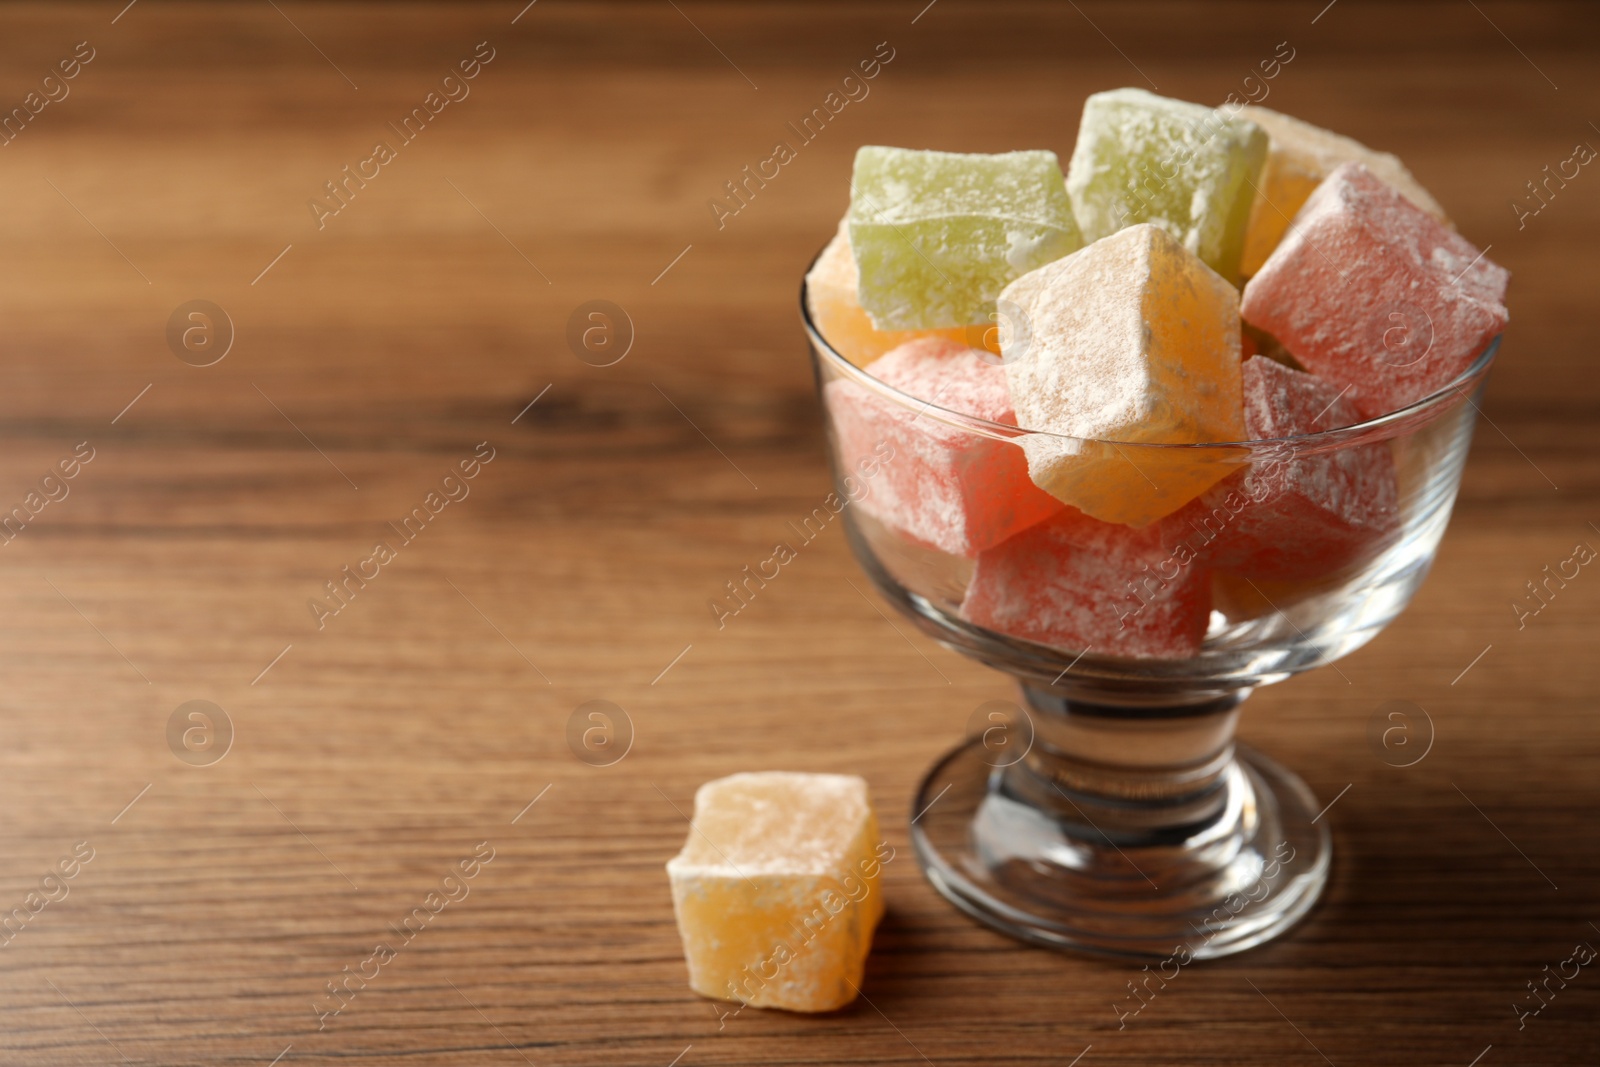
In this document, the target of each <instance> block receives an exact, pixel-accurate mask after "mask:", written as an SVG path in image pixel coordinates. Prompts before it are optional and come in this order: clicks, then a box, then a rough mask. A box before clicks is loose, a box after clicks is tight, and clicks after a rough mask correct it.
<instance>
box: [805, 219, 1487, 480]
mask: <svg viewBox="0 0 1600 1067" xmlns="http://www.w3.org/2000/svg"><path fill="white" fill-rule="evenodd" d="M821 258H822V252H820V251H819V252H818V253H817V255H816V256H815V257H813V258H812V261H811V265H810V266H808V267H807V268H806V275H805V276H803V277H802V278H801V280H800V321H801V322H802V324H804V326H805V330H806V335H807V337H809V338H810V339H811V344H812V349H813V350H814V351H816V352H818V353H821V354H822V355H823V357H824V358H825V359H826V360H828V361H829V363H830V365H831V366H832V367H833V369H834V370H835V371H837V372H839V373H841V374H843V375H844V376H845V377H846V378H849V379H850V380H852V381H854V382H855V383H856V384H858V385H861V386H864V387H866V388H868V389H871V390H872V391H874V392H876V393H879V394H881V395H884V396H885V397H886V398H887V399H888V400H890V401H892V402H894V403H896V404H897V405H899V406H901V407H907V408H915V409H918V411H917V417H919V418H920V417H921V416H923V415H931V416H932V417H933V418H934V419H936V420H938V421H940V422H943V423H946V424H947V425H950V426H954V427H956V428H958V429H962V430H966V431H968V432H971V433H977V434H981V435H983V436H985V437H994V438H999V439H1002V440H1008V441H1014V440H1017V439H1018V438H1022V437H1047V438H1051V439H1054V440H1057V441H1073V442H1080V443H1082V444H1098V445H1105V446H1108V447H1114V448H1119V449H1120V448H1137V449H1148V450H1158V449H1190V450H1193V449H1207V450H1211V449H1217V450H1227V451H1229V452H1237V451H1238V450H1240V449H1247V450H1250V451H1260V450H1262V449H1268V448H1282V447H1283V446H1285V445H1293V446H1295V448H1296V450H1297V451H1298V450H1300V449H1302V448H1306V449H1311V450H1314V451H1322V450H1323V449H1324V448H1338V447H1342V446H1344V445H1348V444H1351V443H1353V442H1358V441H1359V442H1363V443H1364V442H1366V441H1368V440H1370V439H1372V438H1373V437H1388V436H1392V434H1389V433H1382V432H1381V431H1385V430H1394V429H1396V428H1397V427H1398V428H1403V429H1406V430H1410V429H1414V428H1416V425H1415V424H1416V423H1417V422H1418V420H1425V421H1431V417H1437V415H1438V414H1439V412H1440V411H1441V410H1442V409H1443V408H1445V407H1446V405H1447V403H1448V401H1450V400H1451V399H1463V398H1464V399H1466V400H1467V401H1468V402H1469V403H1472V404H1473V406H1474V407H1476V406H1477V405H1476V402H1475V401H1473V400H1472V397H1471V395H1470V392H1469V391H1466V390H1465V387H1466V386H1468V385H1471V384H1475V383H1476V382H1477V380H1479V379H1481V378H1482V377H1484V376H1485V375H1486V374H1487V373H1488V370H1489V367H1490V365H1491V364H1493V363H1494V359H1495V356H1496V355H1497V354H1498V352H1499V350H1500V341H1501V338H1502V337H1503V336H1504V335H1503V334H1496V335H1495V336H1494V338H1493V339H1492V340H1490V342H1489V343H1488V344H1487V345H1486V346H1484V350H1483V351H1482V352H1480V353H1479V354H1478V356H1477V357H1476V358H1475V359H1474V360H1473V361H1472V363H1471V365H1470V366H1468V367H1467V369H1466V370H1464V371H1462V372H1461V373H1460V374H1459V375H1457V376H1456V377H1455V379H1454V380H1452V381H1451V382H1450V383H1449V384H1447V385H1445V386H1443V387H1442V388H1440V389H1438V390H1435V391H1434V392H1432V393H1430V394H1429V395H1427V396H1425V397H1423V398H1422V399H1421V400H1417V401H1414V402H1412V403H1410V404H1407V405H1406V406H1405V407H1403V408H1399V409H1398V410H1395V411H1391V412H1388V413H1386V414H1383V415H1379V416H1377V417H1376V418H1371V419H1365V420H1363V421H1361V422H1358V423H1353V424H1351V425H1349V426H1336V427H1334V428H1332V429H1328V430H1319V431H1317V432H1316V433H1312V434H1292V435H1290V436H1288V437H1268V438H1261V439H1258V440H1245V441H1182V442H1176V441H1115V440H1110V439H1101V438H1087V437H1073V436H1071V435H1069V434H1063V433H1055V432H1052V431H1050V430H1030V429H1028V428H1027V427H1023V426H1014V425H1010V424H1008V423H1003V422H992V421H990V420H989V419H982V418H979V417H977V416H976V415H968V414H966V413H964V412H960V411H955V410H953V409H951V408H943V407H940V406H938V405H937V404H934V403H931V402H929V401H927V400H924V399H923V398H921V397H917V396H912V395H911V394H910V393H906V392H902V391H901V390H899V389H896V388H895V387H894V386H892V385H890V384H888V383H887V382H885V381H883V380H882V379H880V378H878V377H876V376H875V375H873V374H872V373H870V372H869V371H867V370H866V369H865V368H864V367H858V366H856V365H855V364H854V363H851V362H850V361H849V360H848V359H845V358H844V357H843V356H842V355H840V354H839V353H838V351H837V350H835V349H834V347H833V345H832V344H830V343H829V342H828V340H827V338H825V337H823V336H822V331H821V330H820V329H818V327H817V324H816V322H815V321H814V320H813V318H812V315H811V306H810V301H809V300H808V299H807V293H808V291H809V287H810V277H809V276H810V274H811V269H812V267H814V266H816V262H817V260H818V259H821ZM1430 416H1431V417H1430Z"/></svg>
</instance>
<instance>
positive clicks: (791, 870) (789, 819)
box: [667, 771, 873, 878]
mask: <svg viewBox="0 0 1600 1067" xmlns="http://www.w3.org/2000/svg"><path fill="white" fill-rule="evenodd" d="M872 817H873V816H872V806H871V804H870V803H869V801H868V799H867V783H866V779H864V778H861V777H859V776H858V775H853V774H803V773H798V772H793V771H760V772H743V773H739V774H731V775H729V776H727V777H726V778H718V779H716V780H715V781H710V782H707V783H705V784H704V785H702V786H701V787H700V788H699V789H698V790H697V791H696V792H695V796H694V830H693V831H691V832H690V833H689V836H688V837H687V838H686V839H685V840H684V843H683V850H682V851H680V852H679V853H678V855H677V856H676V857H675V858H674V859H673V860H672V861H671V862H670V863H668V865H667V870H668V871H669V872H671V873H674V874H678V875H683V874H686V873H688V872H690V871H693V872H694V873H696V874H699V875H702V876H705V875H721V876H724V877H735V878H737V877H745V876H748V877H752V878H753V877H756V876H757V875H768V874H779V875H781V874H805V875H825V874H838V873H840V872H842V871H844V870H845V869H846V867H847V863H848V861H849V860H850V859H851V857H852V854H853V852H854V850H855V849H856V847H857V846H858V845H859V843H860V839H861V837H862V836H863V832H864V830H865V828H866V826H867V823H868V821H869V820H870V819H872Z"/></svg>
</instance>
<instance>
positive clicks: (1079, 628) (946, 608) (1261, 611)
mask: <svg viewBox="0 0 1600 1067" xmlns="http://www.w3.org/2000/svg"><path fill="white" fill-rule="evenodd" d="M809 308H810V304H809V301H808V299H807V294H806V292H805V290H804V289H802V293H801V315H802V318H803V320H804V322H805V327H806V331H807V334H808V336H809V338H810V342H811V348H812V354H813V357H814V364H815V370H816V375H817V383H818V388H819V392H820V394H821V396H822V398H823V404H824V409H825V411H826V414H827V423H828V428H829V442H830V452H831V455H832V459H833V465H834V473H835V481H836V485H837V493H838V496H839V498H840V500H842V501H845V502H847V504H848V506H845V507H844V508H843V515H844V520H845V523H844V525H845V529H846V532H847V535H848V537H849V540H850V544H851V546H852V548H853V550H854V551H855V553H856V556H857V557H858V559H859V561H860V563H861V565H862V567H863V569H864V570H865V571H866V572H867V574H868V575H869V576H870V577H871V579H872V581H873V582H874V583H875V584H876V585H877V587H878V590H879V591H880V592H881V593H882V594H883V595H884V596H885V597H886V598H887V599H888V600H889V601H891V602H892V603H893V604H894V605H895V606H896V607H897V608H899V610H900V611H901V612H902V613H903V614H904V615H906V616H907V617H908V618H909V619H911V620H912V621H913V622H914V623H915V624H916V625H917V626H918V627H919V628H921V629H922V630H923V632H925V633H926V634H928V635H929V636H931V637H932V638H934V639H935V640H936V641H938V642H939V643H941V644H942V645H944V646H945V647H947V648H950V649H952V650H954V651H956V652H959V653H961V654H963V655H966V656H970V657H972V658H974V659H976V660H978V661H980V662H982V663H984V664H987V665H988V666H990V667H993V668H995V669H997V670H999V671H1002V672H1004V673H1006V674H1008V675H1010V676H1012V678H1013V679H1014V680H1015V682H1016V685H1017V689H1018V694H1019V697H1018V702H1017V703H1016V704H1010V703H1008V702H1004V701H995V702H992V703H991V704H986V705H984V706H983V707H982V708H980V709H978V710H977V711H976V712H975V713H974V716H973V722H974V727H973V730H972V731H971V736H969V737H968V738H967V739H966V740H965V741H964V742H963V743H962V744H960V745H959V746H958V747H957V748H955V749H954V750H953V751H952V752H950V753H949V754H948V755H947V756H945V757H944V758H943V759H941V760H940V761H939V762H938V763H937V764H935V765H934V767H933V768H932V769H931V770H930V771H929V772H928V774H927V775H926V777H925V778H924V779H923V781H922V783H921V786H920V787H919V789H918V791H917V794H916V796H915V798H914V800H913V804H912V809H911V810H912V814H913V821H912V826H911V832H912V841H913V844H914V847H915V850H916V854H917V857H918V861H919V863H920V864H921V866H922V869H923V871H924V873H925V874H926V875H927V877H928V879H929V881H930V882H931V883H932V884H933V885H934V887H935V888H936V889H937V890H938V891H939V892H940V893H941V894H943V895H944V896H945V897H946V898H948V899H949V900H950V901H952V902H953V903H954V904H956V905H957V906H958V907H960V908H961V909H962V910H963V911H966V912H967V913H968V914H970V915H972V916H974V917H975V918H977V919H979V920H980V921H982V922H984V923H986V924H988V925H990V926H992V927H995V928H997V929H999V930H1001V931H1004V932H1006V933H1008V934H1011V935H1013V936H1016V937H1019V938H1022V939H1025V940H1028V941H1032V942H1036V943H1039V944H1043V945H1047V946H1050V947H1054V948H1070V949H1080V950H1087V951H1093V952H1100V953H1108V954H1114V955H1121V956H1131V957H1139V958H1153V959H1154V958H1162V959H1164V958H1169V957H1172V956H1174V955H1175V954H1184V955H1185V956H1186V957H1187V958H1206V957H1217V956H1224V955H1229V954H1231V953H1235V952H1240V951H1243V950H1245V949H1247V948H1250V947H1253V946H1255V945H1258V944H1261V943H1263V942H1265V941H1267V940H1270V939H1272V938H1274V937H1276V936H1278V935H1280V934H1282V933H1283V932H1284V931H1286V930H1287V929H1288V928H1289V927H1290V926H1292V925H1293V924H1294V923H1295V922H1296V921H1298V920H1299V919H1300V918H1302V917H1303V916H1304V915H1305V914H1306V913H1307V912H1308V911H1309V910H1310V909H1311V908H1312V906H1313V905H1314V904H1315V903H1316V901H1317V899H1318V898H1319V897H1320V895H1321V893H1322V891H1323V888H1324V887H1325V885H1326V883H1327V879H1328V873H1329V865H1330V859H1331V845H1330V838H1329V833H1328V824H1327V822H1326V821H1322V820H1320V818H1319V814H1320V810H1321V805H1320V804H1318V802H1317V801H1316V799H1315V798H1314V797H1313V795H1312V793H1311V791H1310V790H1309V789H1308V788H1307V787H1306V785H1305V784H1304V783H1303V782H1302V781H1301V780H1300V779H1299V778H1298V777H1296V776H1295V775H1294V774H1293V773H1292V772H1290V771H1289V770H1287V769H1285V768H1283V767H1281V766H1280V765H1278V764H1277V763H1275V762H1273V761H1272V760H1270V759H1268V758H1267V757H1266V756H1264V755H1262V754H1260V753H1258V752H1255V751H1252V750H1250V749H1248V748H1245V747H1244V746H1241V745H1238V744H1236V743H1235V741H1234V730H1235V726H1236V725H1237V722H1238V716H1239V710H1240V705H1241V703H1242V702H1243V701H1244V699H1245V698H1246V697H1247V696H1249V694H1250V693H1251V692H1252V691H1253V690H1254V689H1255V688H1256V687H1257V686H1261V685H1266V684H1270V683H1273V682H1278V681H1282V680H1284V679H1286V678H1289V677H1291V676H1292V675H1294V674H1296V673H1298V672H1300V671H1305V670H1310V669H1311V668H1314V667H1319V666H1322V665H1325V664H1330V663H1333V662H1334V661H1335V660H1337V659H1339V658H1341V657H1343V656H1345V655H1347V654H1349V653H1350V652H1352V651H1354V650H1355V649H1357V648H1359V647H1360V646H1362V645H1363V644H1365V643H1366V642H1367V641H1369V640H1371V639H1372V638H1373V637H1374V636H1375V635H1376V634H1377V633H1378V631H1379V630H1381V629H1382V628H1383V627H1384V626H1385V625H1387V624H1388V623H1389V622H1390V621H1391V620H1392V619H1394V618H1395V617H1396V616H1397V615H1398V614H1399V613H1400V612H1401V611H1402V610H1403V609H1404V608H1405V606H1406V604H1407V603H1408V602H1409V600H1410V598H1411V596H1412V595H1413V594H1414V593H1415V591H1416V590H1417V588H1418V587H1419V586H1420V584H1421V583H1422V581H1423V579H1424V577H1425V576H1426V574H1427V571H1428V568H1429V565H1430V564H1431V562H1432V559H1433V556H1434V552H1435V550H1436V548H1437V547H1438V544H1439V540H1440V538H1441V537H1442V535H1443V533H1444V530H1445V527H1446V525H1447V523H1448V521H1449V516H1450V510H1451V506H1452V504H1453V502H1454V499H1455V495H1456V491H1457V488H1458V486H1459V484H1460V480H1461V473H1462V468H1463V465H1464V463H1465V460H1466V455H1467V449H1468V445H1469V443H1470V440H1471V434H1472V428H1473V422H1474V416H1475V414H1476V399H1475V394H1477V393H1478V392H1479V391H1480V390H1481V388H1482V385H1483V382H1484V380H1485V378H1486V376H1487V374H1488V371H1489V368H1490V366H1491V364H1492V362H1493V359H1494V355H1495V351H1496V349H1497V347H1498V341H1496V342H1494V343H1492V344H1491V345H1490V346H1489V347H1488V349H1487V350H1485V351H1484V352H1483V354H1482V355H1480V356H1479V357H1478V358H1477V359H1476V360H1474V361H1473V362H1472V364H1471V366H1470V367H1468V369H1467V370H1466V371H1465V372H1463V373H1462V374H1461V375H1460V376H1459V377H1458V378H1457V379H1456V380H1455V381H1453V382H1451V383H1450V385H1449V386H1447V387H1446V388H1444V389H1442V390H1440V391H1438V392H1436V393H1434V394H1433V395H1431V396H1429V397H1427V398H1426V399H1424V400H1421V401H1419V402H1417V403H1414V404H1411V405H1410V406H1408V407H1405V408H1403V409H1401V410H1399V411H1395V412H1393V413H1391V414H1388V415H1384V416H1382V417H1379V418H1373V419H1368V420H1366V421H1359V422H1355V423H1354V424H1353V425H1345V426H1342V427H1339V428H1336V429H1329V430H1325V431H1321V432H1316V433H1308V434H1297V435H1290V436H1281V437H1276V438H1272V439H1263V440H1251V441H1238V442H1230V443H1219V444H1198V445H1196V444H1186V445H1176V444H1148V443H1128V442H1112V441H1083V440H1075V439H1072V438H1067V437H1062V436H1060V435H1052V434H1045V433H1039V432H1034V431H1030V430H1027V429H1023V428H1019V427H1017V426H1015V425H1009V424H1007V423H1006V422H1004V421H997V420H991V419H985V418H979V417H976V416H974V415H970V414H965V413H963V412H962V411H958V410H954V409H953V408H954V407H955V406H956V405H952V406H951V407H945V406H940V404H938V403H937V401H938V400H939V399H940V398H939V397H938V396H933V397H932V398H931V399H932V401H934V402H930V398H929V397H927V396H916V395H912V393H911V392H909V391H902V390H901V389H897V388H895V387H894V386H893V385H891V384H888V383H887V382H886V381H885V380H883V379H882V378H880V377H879V376H878V375H877V374H875V373H872V372H869V371H867V370H863V369H861V368H860V367H857V366H855V365H854V364H852V363H851V362H850V361H848V360H847V359H845V358H844V357H843V356H841V355H840V354H839V353H838V352H837V351H835V349H834V348H833V347H832V346H831V345H830V343H829V341H828V339H827V338H826V337H824V336H823V334H822V333H821V331H820V330H819V328H818V326H817V325H816V323H815V321H814V319H813V317H812V314H811V312H810V310H809ZM930 343H933V344H939V343H944V344H954V343H955V342H951V341H944V342H939V341H934V342H930ZM972 344H973V345H974V347H976V345H977V344H978V341H977V340H976V339H974V340H973V341H972ZM972 355H974V356H975V355H976V354H975V353H973V354H972ZM885 358H888V357H885ZM966 358H971V357H970V356H969V357H966ZM992 359H993V362H994V363H995V364H997V365H998V364H999V363H1000V362H1001V361H1000V357H998V356H994V357H992ZM1249 364H1255V365H1257V369H1256V371H1255V373H1254V377H1255V378H1256V379H1258V380H1263V376H1265V379H1273V378H1274V377H1275V376H1279V375H1292V374H1294V373H1295V372H1293V371H1287V370H1281V369H1278V367H1279V365H1278V364H1276V363H1273V364H1271V365H1270V366H1268V365H1267V361H1266V358H1265V357H1262V356H1258V357H1255V358H1254V359H1252V360H1250V361H1249ZM873 369H874V370H877V365H874V368H873ZM891 377H892V376H891ZM1307 377H1309V376H1307ZM915 378H916V374H915V373H911V374H910V375H909V376H908V378H907V379H906V380H914V379H915ZM1250 381H1251V374H1250V373H1247V374H1246V390H1247V393H1248V390H1249V389H1250V384H1249V383H1250ZM923 391H924V392H927V391H928V390H926V389H924V390H923ZM967 406H969V407H970V406H971V404H970V403H969V404H968V405H967ZM1328 421H1329V422H1331V423H1333V424H1334V425H1337V424H1338V421H1339V420H1338V419H1332V418H1330V419H1329V420H1328ZM1025 450H1027V451H1026V452H1025ZM1040 455H1047V456H1048V455H1056V456H1068V457H1074V458H1075V459H1078V458H1083V457H1087V459H1084V460H1083V461H1084V462H1089V461H1091V460H1092V461H1094V462H1098V463H1100V464H1101V467H1102V469H1104V470H1111V471H1115V470H1116V469H1117V465H1119V464H1122V465H1125V468H1126V470H1125V475H1124V476H1125V477H1126V478H1127V479H1128V480H1129V481H1128V484H1129V485H1130V486H1134V487H1136V489H1135V495H1137V494H1138V493H1145V492H1146V490H1145V488H1143V487H1144V486H1146V485H1148V487H1149V492H1151V493H1154V492H1156V491H1157V489H1158V487H1159V486H1161V485H1164V484H1166V485H1170V484H1172V483H1174V482H1179V483H1181V482H1184V481H1185V480H1187V481H1188V482H1190V483H1192V484H1199V485H1207V484H1209V485H1210V486H1211V488H1210V489H1208V490H1206V491H1205V492H1203V493H1201V494H1200V495H1199V496H1198V497H1197V498H1196V499H1195V500H1193V501H1191V502H1190V503H1189V504H1187V505H1185V506H1183V507H1181V508H1179V509H1177V510H1176V511H1175V512H1173V513H1171V514H1169V515H1166V516H1164V517H1162V518H1161V519H1160V520H1159V521H1157V522H1154V523H1151V524H1149V525H1146V526H1143V527H1136V526H1133V525H1119V524H1115V523H1107V522H1100V521H1098V520H1095V519H1091V518H1088V517H1087V516H1084V515H1083V514H1082V513H1080V512H1078V511H1076V509H1073V508H1068V507H1066V506H1065V505H1063V504H1060V503H1059V502H1056V501H1054V500H1053V499H1052V498H1050V497H1048V495H1047V494H1043V493H1041V492H1040V491H1039V490H1037V489H1036V488H1035V487H1034V486H1033V485H1032V484H1031V483H1029V482H1028V466H1027V462H1028V457H1029V456H1033V457H1035V459H1037V457H1038V456H1040ZM1019 472H1020V476H1019ZM1019 477H1020V480H1019ZM1141 480H1142V481H1141ZM1319 494H1321V495H1320V497H1319ZM1307 497H1311V498H1319V499H1322V500H1324V501H1327V500H1330V499H1331V500H1334V501H1335V502H1336V503H1335V504H1334V505H1330V506H1334V507H1336V508H1342V509H1343V511H1341V512H1340V514H1341V515H1343V516H1344V517H1345V518H1348V519H1349V520H1350V521H1349V522H1344V521H1343V519H1341V518H1338V517H1330V516H1329V514H1328V513H1326V512H1323V511H1317V510H1316V509H1315V508H1308V506H1307V505H1306V498H1307ZM1286 500H1287V501H1288V502H1287V503H1285V501H1286ZM1297 508H1298V509H1300V511H1301V512H1303V514H1299V515H1297V514H1296V509H1297ZM1267 519H1271V520H1272V521H1271V522H1266V521H1265V520H1267ZM1285 522H1287V523H1288V526H1287V527H1285V526H1284V523H1285ZM1273 523H1276V525H1273ZM1285 529H1288V530H1289V531H1290V532H1291V533H1294V532H1295V531H1299V532H1300V534H1303V537H1301V536H1298V535H1297V537H1292V538H1288V539H1280V540H1274V536H1277V535H1281V534H1282V533H1283V531H1284V530H1285ZM1274 531H1276V534H1274ZM1308 546H1309V547H1308Z"/></svg>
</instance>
